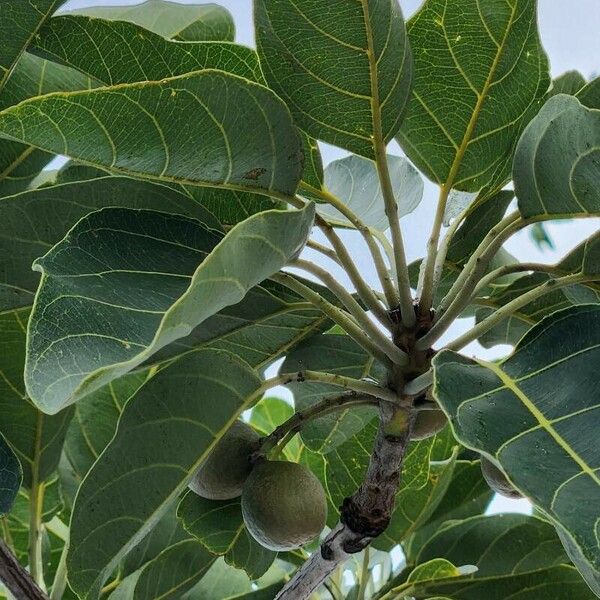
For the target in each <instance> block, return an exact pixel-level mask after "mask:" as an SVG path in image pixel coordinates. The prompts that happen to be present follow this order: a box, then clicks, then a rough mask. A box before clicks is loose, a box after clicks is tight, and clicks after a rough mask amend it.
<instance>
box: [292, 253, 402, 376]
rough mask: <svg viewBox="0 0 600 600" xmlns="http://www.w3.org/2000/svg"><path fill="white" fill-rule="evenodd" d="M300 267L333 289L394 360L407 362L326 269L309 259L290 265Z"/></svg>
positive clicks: (376, 342)
mask: <svg viewBox="0 0 600 600" xmlns="http://www.w3.org/2000/svg"><path fill="white" fill-rule="evenodd" d="M289 266H290V267H298V268H300V269H304V270H305V271H307V272H309V273H311V274H312V275H314V276H315V277H318V278H319V279H320V280H321V281H322V282H323V283H324V284H325V285H326V286H327V287H328V288H329V290H330V291H332V292H333V293H334V294H335V295H336V296H337V297H338V298H339V299H340V301H341V302H342V304H343V305H344V306H345V307H346V308H347V309H348V312H349V313H350V314H351V315H352V316H353V317H354V318H355V319H356V322H357V323H358V325H359V326H360V327H362V328H363V330H364V332H365V333H366V334H367V335H368V336H369V337H370V338H371V340H373V342H374V343H375V344H376V345H377V346H378V347H379V348H380V349H381V350H383V352H385V353H386V354H387V355H388V356H389V357H390V358H391V359H392V361H393V362H395V363H397V364H403V363H406V362H407V360H408V356H407V355H406V354H405V353H404V352H402V350H400V348H398V347H397V346H396V345H395V344H394V343H393V342H392V341H391V340H390V339H388V338H387V337H386V335H385V334H384V333H383V332H382V331H381V330H380V329H379V328H378V327H377V325H375V323H373V321H371V319H369V317H368V315H367V314H366V313H365V311H364V310H363V309H362V306H361V305H360V304H359V303H358V302H357V301H356V300H355V299H354V298H353V296H352V294H349V293H348V292H347V291H346V290H345V289H344V287H343V286H342V285H341V284H339V283H338V282H337V281H336V279H335V278H334V277H333V276H332V275H331V274H329V273H328V272H327V271H325V269H322V268H321V267H319V266H317V265H315V264H313V263H311V262H309V261H307V260H296V261H294V262H292V263H290V265H289Z"/></svg>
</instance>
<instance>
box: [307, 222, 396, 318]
mask: <svg viewBox="0 0 600 600" xmlns="http://www.w3.org/2000/svg"><path fill="white" fill-rule="evenodd" d="M317 225H318V226H319V228H320V229H321V231H322V232H323V233H324V234H325V236H326V237H327V239H328V240H329V243H330V244H331V245H332V246H333V248H334V250H335V252H336V254H337V255H338V257H339V259H340V262H341V263H342V266H343V267H344V270H345V271H346V273H347V274H348V277H349V278H350V281H351V282H352V285H353V286H354V287H355V288H356V291H357V293H358V295H359V296H360V299H361V300H362V301H363V302H364V303H365V305H366V306H367V307H368V308H369V310H371V312H372V313H373V314H374V315H375V317H376V318H377V320H378V321H379V322H380V323H381V324H382V325H383V326H384V327H385V328H386V329H389V327H390V326H391V321H390V317H389V315H388V313H387V311H386V309H385V308H384V307H383V306H382V304H381V302H380V301H379V298H378V297H377V295H376V294H375V292H373V290H372V289H371V288H370V287H369V285H368V284H367V282H366V281H365V280H364V279H363V277H362V275H361V274H360V272H359V270H358V268H357V267H356V265H355V264H354V261H353V260H352V257H351V256H350V254H349V252H348V250H347V249H346V246H344V243H343V242H342V240H341V239H340V237H339V236H338V234H337V233H336V232H335V230H334V229H333V227H332V226H331V225H330V224H329V223H327V222H326V221H325V220H323V219H317Z"/></svg>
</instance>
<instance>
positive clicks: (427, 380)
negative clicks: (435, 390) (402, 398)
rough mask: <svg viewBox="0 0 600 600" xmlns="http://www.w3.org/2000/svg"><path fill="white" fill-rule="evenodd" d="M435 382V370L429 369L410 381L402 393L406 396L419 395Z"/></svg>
mask: <svg viewBox="0 0 600 600" xmlns="http://www.w3.org/2000/svg"><path fill="white" fill-rule="evenodd" d="M432 384H433V370H432V369H429V371H427V372H426V373H423V375H419V376H418V377H415V378H414V379H413V380H412V381H409V382H408V383H407V384H406V385H405V386H404V389H403V390H402V393H403V394H404V395H406V396H417V395H419V394H421V393H422V392H424V391H425V390H426V389H427V388H429V387H431V385H432Z"/></svg>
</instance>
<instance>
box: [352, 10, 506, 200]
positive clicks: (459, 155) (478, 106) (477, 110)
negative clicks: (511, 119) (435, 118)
mask: <svg viewBox="0 0 600 600" xmlns="http://www.w3.org/2000/svg"><path fill="white" fill-rule="evenodd" d="M361 1H364V0H361ZM444 6H445V7H447V6H448V0H446V4H445V5H444ZM516 6H517V4H516V3H515V4H514V6H512V10H511V15H510V19H509V21H508V24H507V27H506V31H505V32H504V36H503V38H502V42H501V43H500V44H499V45H498V50H497V52H496V55H495V57H494V60H493V61H492V65H491V67H490V72H489V73H488V76H487V78H486V80H485V83H484V85H483V88H482V89H481V92H480V93H479V94H478V98H477V102H476V103H475V107H474V109H473V114H472V115H471V118H470V119H469V123H468V125H467V128H466V130H465V134H464V136H463V139H462V141H461V143H460V146H459V147H458V150H457V152H456V155H455V157H454V161H453V163H452V166H451V167H450V172H449V173H448V178H447V180H446V182H445V183H444V184H443V186H442V189H443V191H444V193H446V194H449V193H450V190H451V189H452V186H453V185H454V183H455V181H456V177H457V176H458V173H459V171H460V167H461V165H462V161H463V158H464V156H465V153H466V151H467V149H468V147H469V144H470V143H471V138H472V137H473V134H474V133H475V127H476V126H477V121H478V120H479V115H480V114H481V110H482V108H483V105H484V103H485V101H486V100H487V95H488V92H489V91H490V88H491V86H492V84H493V80H494V76H495V75H496V70H497V69H498V65H499V64H500V59H501V57H502V55H503V53H504V50H505V48H506V41H507V39H508V35H509V34H510V31H511V29H512V27H513V24H514V19H515V13H516Z"/></svg>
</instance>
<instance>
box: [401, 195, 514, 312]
mask: <svg viewBox="0 0 600 600" xmlns="http://www.w3.org/2000/svg"><path fill="white" fill-rule="evenodd" d="M513 198H514V194H513V193H512V192H510V191H506V190H502V191H500V192H497V193H496V194H494V195H492V196H489V197H487V198H484V199H483V200H481V201H475V202H474V203H473V204H472V205H471V206H470V207H469V210H468V211H467V214H466V215H465V218H464V221H463V222H462V224H461V225H460V227H459V228H458V229H457V230H456V233H455V234H454V236H453V237H452V241H451V243H450V245H449V247H448V253H447V254H446V261H445V263H444V269H443V271H442V277H441V280H440V285H439V286H438V288H437V290H436V294H435V304H437V303H438V302H439V301H441V300H442V298H443V297H444V296H445V295H446V294H447V293H448V292H449V291H450V288H451V287H452V285H453V284H454V282H455V281H456V279H457V277H458V275H459V274H460V272H461V271H462V269H463V268H464V266H465V265H466V264H467V262H468V260H469V258H470V257H471V256H472V254H473V252H475V250H476V249H477V247H478V246H479V244H480V243H481V242H482V241H483V239H484V238H485V236H486V235H487V234H488V233H489V231H490V229H492V228H493V227H494V225H497V224H498V223H499V222H500V221H501V219H502V217H504V215H505V213H506V209H507V208H508V206H509V204H510V203H511V201H512V199H513ZM421 262H422V260H417V261H415V262H413V263H411V264H410V265H409V275H410V279H411V284H412V285H413V287H416V286H417V281H418V279H419V270H420V268H421ZM515 262H517V260H516V259H515V258H513V257H512V256H511V255H510V254H509V253H508V252H507V251H506V250H504V249H501V250H500V251H499V252H498V253H497V254H496V255H495V256H494V258H493V260H492V262H491V264H490V266H489V268H488V271H493V270H494V269H496V268H497V267H500V266H503V265H506V264H511V263H515Z"/></svg>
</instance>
